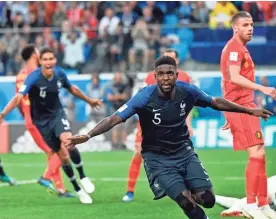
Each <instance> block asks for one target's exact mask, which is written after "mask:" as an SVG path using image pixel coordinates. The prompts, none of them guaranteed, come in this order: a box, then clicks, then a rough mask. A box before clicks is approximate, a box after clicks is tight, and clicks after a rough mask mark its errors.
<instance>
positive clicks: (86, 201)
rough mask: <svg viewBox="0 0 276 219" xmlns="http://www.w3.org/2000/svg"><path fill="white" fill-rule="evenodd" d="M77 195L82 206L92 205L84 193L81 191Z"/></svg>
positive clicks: (90, 199) (89, 198)
mask: <svg viewBox="0 0 276 219" xmlns="http://www.w3.org/2000/svg"><path fill="white" fill-rule="evenodd" d="M77 194H78V196H79V199H80V202H81V203H82V204H92V198H91V197H90V196H89V195H88V194H87V193H85V191H83V190H82V189H81V190H80V191H78V192H77Z"/></svg>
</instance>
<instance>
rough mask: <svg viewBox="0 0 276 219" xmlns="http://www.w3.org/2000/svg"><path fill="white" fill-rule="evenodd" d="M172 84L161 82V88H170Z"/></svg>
mask: <svg viewBox="0 0 276 219" xmlns="http://www.w3.org/2000/svg"><path fill="white" fill-rule="evenodd" d="M171 87H172V86H171V85H170V84H163V85H162V88H163V89H165V90H168V89H170V88H171Z"/></svg>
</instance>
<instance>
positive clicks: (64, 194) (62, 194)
mask: <svg viewBox="0 0 276 219" xmlns="http://www.w3.org/2000/svg"><path fill="white" fill-rule="evenodd" d="M58 197H60V198H74V197H76V196H75V194H74V193H72V192H69V191H65V192H60V191H59V192H58Z"/></svg>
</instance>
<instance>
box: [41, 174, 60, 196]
mask: <svg viewBox="0 0 276 219" xmlns="http://www.w3.org/2000/svg"><path fill="white" fill-rule="evenodd" d="M37 183H38V184H39V185H41V186H43V187H45V188H46V189H47V190H48V191H49V192H51V193H57V190H56V189H55V187H54V186H53V184H52V182H51V180H47V179H44V178H43V177H40V178H39V179H38V180H37Z"/></svg>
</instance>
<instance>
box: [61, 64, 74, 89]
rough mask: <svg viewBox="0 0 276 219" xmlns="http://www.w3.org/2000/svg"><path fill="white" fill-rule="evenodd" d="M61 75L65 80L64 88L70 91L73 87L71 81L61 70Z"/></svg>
mask: <svg viewBox="0 0 276 219" xmlns="http://www.w3.org/2000/svg"><path fill="white" fill-rule="evenodd" d="M59 73H60V75H61V77H62V79H63V87H64V88H66V89H69V88H70V87H71V86H72V84H71V82H70V81H69V79H68V77H67V75H66V73H65V71H64V69H62V68H59Z"/></svg>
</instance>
